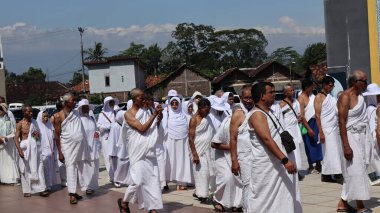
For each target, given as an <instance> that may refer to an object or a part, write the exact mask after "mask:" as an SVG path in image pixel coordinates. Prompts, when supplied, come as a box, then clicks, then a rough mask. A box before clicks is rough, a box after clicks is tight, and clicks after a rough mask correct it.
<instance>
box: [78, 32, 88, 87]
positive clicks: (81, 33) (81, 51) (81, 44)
mask: <svg viewBox="0 0 380 213" xmlns="http://www.w3.org/2000/svg"><path fill="white" fill-rule="evenodd" d="M78 31H79V34H80V53H81V57H82V60H81V61H82V88H83V93H84V94H85V93H86V87H85V83H84V65H83V40H82V35H83V32H84V29H83V28H82V27H78Z"/></svg>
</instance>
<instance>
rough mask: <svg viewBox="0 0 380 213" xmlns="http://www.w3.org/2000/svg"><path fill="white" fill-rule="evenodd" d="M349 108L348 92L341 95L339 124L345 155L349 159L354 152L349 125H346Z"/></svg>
mask: <svg viewBox="0 0 380 213" xmlns="http://www.w3.org/2000/svg"><path fill="white" fill-rule="evenodd" d="M349 109H350V97H349V96H348V95H347V94H345V93H343V94H342V95H340V97H339V100H338V124H339V131H340V138H341V139H342V144H343V152H344V157H345V158H346V159H347V160H352V157H353V153H352V149H351V147H350V144H349V143H348V137H347V127H346V123H347V117H348V110H349Z"/></svg>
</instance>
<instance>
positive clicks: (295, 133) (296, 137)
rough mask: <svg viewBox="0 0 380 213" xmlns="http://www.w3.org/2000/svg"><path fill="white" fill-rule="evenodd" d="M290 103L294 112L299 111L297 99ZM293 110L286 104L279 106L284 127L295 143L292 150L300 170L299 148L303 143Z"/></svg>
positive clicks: (297, 112)
mask: <svg viewBox="0 0 380 213" xmlns="http://www.w3.org/2000/svg"><path fill="white" fill-rule="evenodd" d="M290 104H292V107H293V110H294V111H295V113H296V114H299V113H300V104H299V102H298V101H297V100H293V103H290ZM293 110H292V109H291V108H290V107H289V105H288V104H286V105H285V106H284V107H282V108H281V111H282V115H283V118H284V120H283V121H284V126H283V127H284V128H285V130H287V131H288V132H289V133H290V135H292V137H293V141H294V143H295V145H296V149H295V150H294V151H293V153H294V156H295V159H296V164H297V169H298V170H300V169H302V158H301V150H300V145H301V143H303V139H302V134H301V130H300V127H299V123H298V119H297V117H296V114H294V112H293Z"/></svg>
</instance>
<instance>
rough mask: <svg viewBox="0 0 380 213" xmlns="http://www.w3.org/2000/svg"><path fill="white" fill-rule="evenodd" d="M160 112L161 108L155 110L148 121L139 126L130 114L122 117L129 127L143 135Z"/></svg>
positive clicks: (138, 122)
mask: <svg viewBox="0 0 380 213" xmlns="http://www.w3.org/2000/svg"><path fill="white" fill-rule="evenodd" d="M161 111H162V108H161V109H156V111H154V113H153V114H152V115H151V116H150V117H149V119H148V121H146V122H145V123H144V124H141V123H140V121H138V120H137V119H136V118H135V116H132V114H130V112H127V113H126V114H125V116H124V117H125V120H126V121H127V123H128V125H129V126H130V127H132V128H134V129H136V130H137V131H138V132H139V133H140V134H144V133H145V132H146V131H147V130H148V129H149V128H150V126H151V125H152V123H153V121H154V119H155V118H156V117H157V115H158V114H159V113H160V112H161Z"/></svg>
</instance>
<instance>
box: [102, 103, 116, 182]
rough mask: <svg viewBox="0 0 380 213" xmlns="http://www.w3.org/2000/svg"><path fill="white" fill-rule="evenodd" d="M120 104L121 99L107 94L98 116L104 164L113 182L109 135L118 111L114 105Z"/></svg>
mask: <svg viewBox="0 0 380 213" xmlns="http://www.w3.org/2000/svg"><path fill="white" fill-rule="evenodd" d="M118 104H119V100H118V99H116V98H113V97H111V96H107V97H106V98H105V99H104V102H103V110H102V111H101V112H100V114H99V117H98V123H97V125H98V129H99V131H100V139H101V142H102V153H103V157H104V164H105V166H106V170H107V172H108V175H109V180H110V181H111V182H113V177H111V173H110V171H111V168H110V167H111V159H110V156H109V152H108V143H109V141H108V136H109V133H110V130H111V125H112V123H113V122H115V116H116V112H115V110H114V107H115V106H116V105H118Z"/></svg>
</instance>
